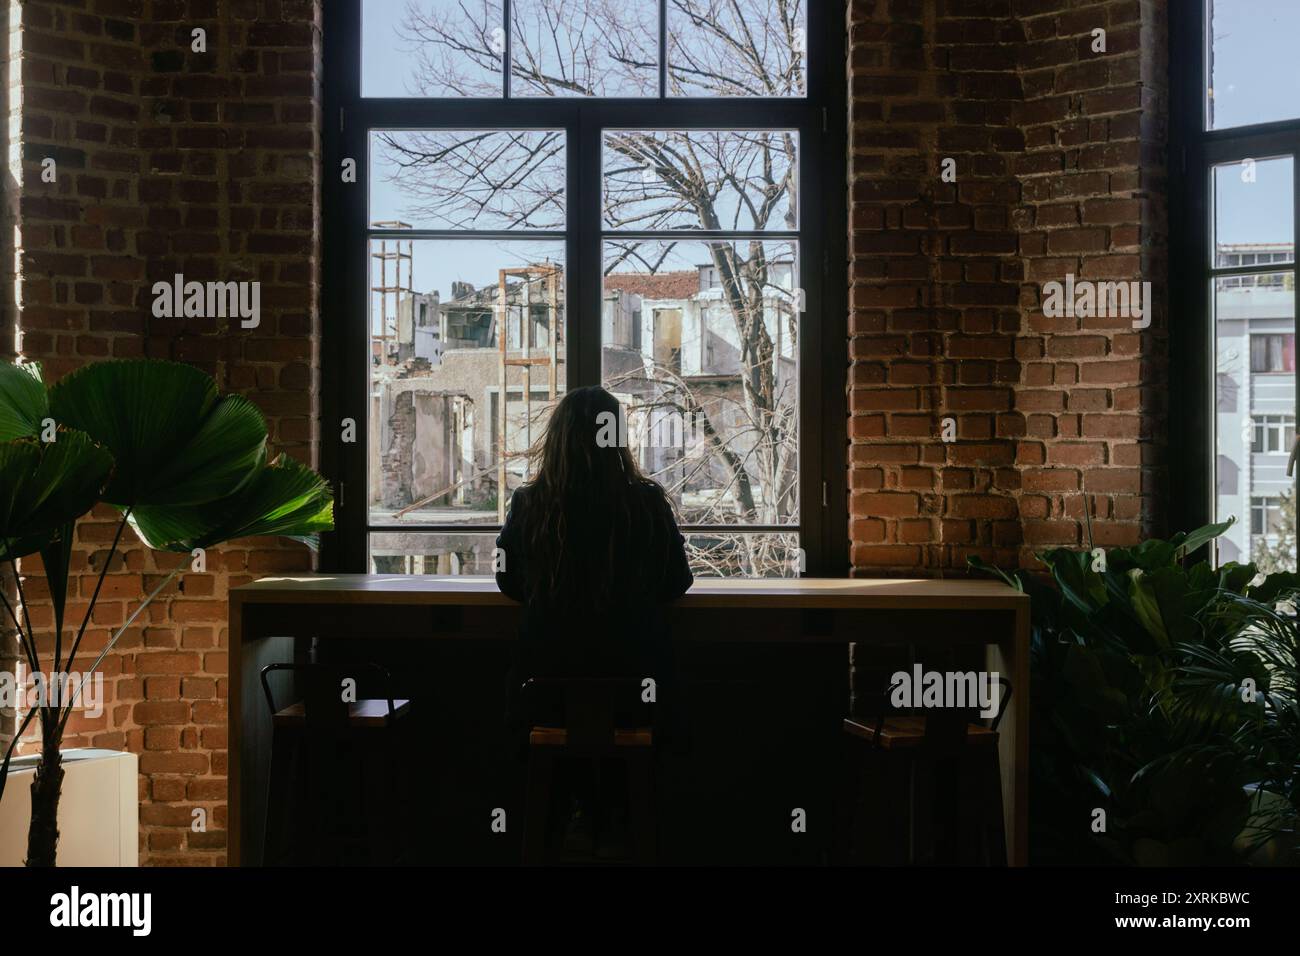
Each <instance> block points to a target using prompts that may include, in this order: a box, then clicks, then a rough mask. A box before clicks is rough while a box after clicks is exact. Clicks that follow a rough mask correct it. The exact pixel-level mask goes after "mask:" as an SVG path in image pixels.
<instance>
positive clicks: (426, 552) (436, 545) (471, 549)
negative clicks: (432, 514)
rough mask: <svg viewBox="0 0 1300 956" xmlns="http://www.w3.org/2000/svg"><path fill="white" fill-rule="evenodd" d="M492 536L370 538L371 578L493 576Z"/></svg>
mask: <svg viewBox="0 0 1300 956" xmlns="http://www.w3.org/2000/svg"><path fill="white" fill-rule="evenodd" d="M496 540H497V539H496V532H495V531H494V532H492V533H491V534H428V533H421V532H418V531H385V532H382V533H379V534H372V535H371V536H370V570H371V573H373V574H492V573H493V568H492V549H493V548H495V547H496Z"/></svg>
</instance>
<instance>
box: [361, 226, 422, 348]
mask: <svg viewBox="0 0 1300 956" xmlns="http://www.w3.org/2000/svg"><path fill="white" fill-rule="evenodd" d="M370 226H371V228H372V229H410V228H411V225H410V223H406V222H402V221H401V220H399V219H389V220H385V221H383V222H373V223H371V224H370ZM390 243H391V244H392V246H391V248H390V246H389V244H390ZM403 246H405V249H403ZM370 248H371V252H370V258H371V259H373V260H375V261H377V262H378V264H379V285H372V286H371V287H370V291H371V292H378V293H379V360H380V362H381V363H386V362H387V361H388V342H389V338H390V337H391V338H392V339H393V340H394V341H397V338H398V333H399V329H400V326H401V311H402V294H403V293H405V294H406V296H407V299H408V301H413V295H414V291H415V278H414V271H415V242H414V240H411V239H389V238H383V239H380V240H379V249H378V251H377V252H376V251H375V246H374V244H373V243H372V244H371V247H370ZM390 262H391V263H392V264H393V282H392V283H391V284H390V283H389V281H388V264H389V263H390ZM403 264H405V266H406V284H405V285H403V284H402V266H403ZM374 271H375V270H374V268H373V267H372V268H371V270H370V272H371V276H372V277H373V275H374ZM390 295H391V296H392V297H393V311H392V314H391V316H390V315H389V312H388V297H389V296H390ZM412 308H414V306H412ZM412 321H414V318H412ZM390 323H391V325H390ZM390 328H391V336H390ZM371 333H372V335H373V333H374V328H373V326H372V328H371Z"/></svg>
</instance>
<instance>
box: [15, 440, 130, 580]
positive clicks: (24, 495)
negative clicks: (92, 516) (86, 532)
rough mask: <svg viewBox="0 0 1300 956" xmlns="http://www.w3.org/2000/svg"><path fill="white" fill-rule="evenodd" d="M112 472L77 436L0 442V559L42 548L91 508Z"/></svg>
mask: <svg viewBox="0 0 1300 956" xmlns="http://www.w3.org/2000/svg"><path fill="white" fill-rule="evenodd" d="M112 468H113V458H112V456H111V455H109V453H108V452H107V451H106V450H105V449H103V448H101V447H99V446H98V445H96V444H95V443H94V442H92V441H91V440H90V438H89V437H88V436H87V435H85V434H83V433H82V432H74V431H69V430H67V429H60V430H59V431H58V433H57V438H56V439H55V441H52V442H41V441H37V440H36V439H34V438H18V439H14V440H12V441H7V442H0V559H4V560H8V559H10V558H21V557H23V556H25V555H28V554H34V553H35V552H37V551H40V550H41V549H42V548H44V547H46V546H47V545H48V544H49V543H50V542H51V541H52V540H53V538H54V536H55V535H56V533H57V532H58V530H59V529H60V528H62V527H63V526H64V525H67V524H68V523H70V522H72V521H75V520H76V519H77V518H79V517H81V516H82V515H83V514H85V513H86V512H87V511H89V510H90V509H91V508H93V507H94V505H95V502H96V501H98V500H99V494H100V491H101V490H102V489H103V487H104V485H105V482H106V481H108V479H109V475H110V473H111V472H112Z"/></svg>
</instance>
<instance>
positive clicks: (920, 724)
mask: <svg viewBox="0 0 1300 956" xmlns="http://www.w3.org/2000/svg"><path fill="white" fill-rule="evenodd" d="M998 684H999V685H1000V688H1001V693H1000V694H999V698H1000V699H999V703H998V711H997V714H996V715H995V716H994V717H993V719H992V721H991V723H990V724H989V725H988V726H985V725H983V724H980V723H976V722H973V721H971V720H970V719H969V715H968V713H967V712H965V711H951V710H949V711H934V712H931V713H928V714H926V715H924V716H922V715H892V716H886V715H885V714H884V713H883V711H882V712H881V713H880V714H879V716H878V717H877V719H876V720H875V722H874V723H869V722H866V721H861V720H857V719H854V718H852V717H848V718H845V720H844V732H845V734H846V743H847V744H848V746H847V748H846V750H847V758H848V763H847V766H846V771H847V776H846V779H845V780H844V781H843V783H842V785H841V798H842V801H843V805H844V807H845V810H844V811H842V812H841V813H840V814H839V815H838V816H839V821H838V825H839V828H840V836H839V838H838V840H837V842H838V843H839V844H840V853H841V856H842V858H847V859H848V860H849V861H852V862H881V861H883V862H891V863H910V864H918V863H919V864H930V863H935V864H958V863H980V864H984V865H990V866H1005V865H1006V834H1005V829H1004V825H1003V819H1002V773H1001V768H1000V766H999V761H998V732H997V728H998V724H999V722H1000V721H1001V720H1002V715H1003V713H1005V711H1006V706H1007V702H1008V701H1009V700H1010V699H1011V684H1010V682H1009V681H1007V680H1006V679H1005V678H1003V677H999V678H998ZM900 810H901V811H902V812H901V813H900V812H899V811H900ZM900 816H901V817H904V818H905V825H904V826H902V827H896V826H890V825H886V826H885V827H883V828H882V827H880V825H879V824H880V820H881V819H882V818H883V819H884V820H886V821H887V824H889V823H892V822H893V821H894V820H895V819H897V818H898V817H900Z"/></svg>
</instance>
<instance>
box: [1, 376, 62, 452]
mask: <svg viewBox="0 0 1300 956" xmlns="http://www.w3.org/2000/svg"><path fill="white" fill-rule="evenodd" d="M49 413H50V403H49V399H48V397H47V396H46V394H45V384H44V382H42V380H41V366H40V364H39V363H36V362H28V363H26V364H24V365H12V364H10V363H8V362H0V441H9V440H11V439H14V438H23V437H26V436H35V435H37V434H39V433H40V430H41V421H42V420H43V419H45V418H47V417H48V416H49Z"/></svg>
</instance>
